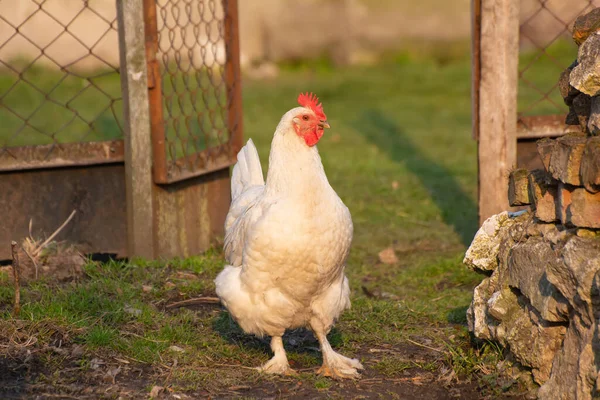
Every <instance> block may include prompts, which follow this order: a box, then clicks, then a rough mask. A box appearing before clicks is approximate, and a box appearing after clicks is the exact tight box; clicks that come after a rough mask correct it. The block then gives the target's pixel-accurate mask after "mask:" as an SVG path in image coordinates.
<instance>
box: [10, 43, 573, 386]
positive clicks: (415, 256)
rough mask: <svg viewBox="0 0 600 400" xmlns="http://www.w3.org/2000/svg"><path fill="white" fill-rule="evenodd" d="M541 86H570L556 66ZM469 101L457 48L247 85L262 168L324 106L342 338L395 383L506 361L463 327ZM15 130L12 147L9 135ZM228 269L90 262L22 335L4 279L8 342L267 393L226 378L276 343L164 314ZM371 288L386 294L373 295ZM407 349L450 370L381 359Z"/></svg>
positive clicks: (473, 209) (43, 295)
mask: <svg viewBox="0 0 600 400" xmlns="http://www.w3.org/2000/svg"><path fill="white" fill-rule="evenodd" d="M461 49H462V50H461ZM569 57H571V56H570V55H569V56H565V57H564V58H565V59H569ZM543 74H544V75H543V76H545V77H547V79H550V78H552V79H555V80H556V79H558V73H557V72H556V71H555V70H554V69H552V68H550V67H548V69H544V70H543ZM0 82H2V80H1V79H0ZM470 90H471V89H470V61H469V59H468V52H467V50H466V49H465V48H464V47H460V46H459V47H456V48H449V49H446V51H444V52H441V53H435V54H433V55H432V54H429V55H428V54H424V53H418V52H416V53H415V52H406V53H402V54H395V55H390V56H389V57H386V58H385V60H384V61H383V62H382V63H381V64H380V65H377V66H369V67H366V66H365V67H352V68H344V69H333V68H331V66H330V65H328V64H327V63H326V62H321V63H316V64H310V63H309V64H306V63H305V64H296V65H286V66H285V67H284V68H282V71H281V74H280V76H279V77H278V78H277V79H274V80H267V81H252V80H245V82H244V92H243V93H244V117H245V118H244V127H245V136H246V138H252V139H253V140H254V141H255V143H256V145H257V147H258V149H259V153H260V156H261V159H262V161H263V163H264V166H265V168H266V166H267V159H268V152H269V146H270V140H271V137H272V133H273V131H274V129H275V126H276V124H277V123H278V121H279V119H280V117H281V115H283V114H284V113H285V112H286V111H287V110H288V109H290V108H292V107H295V106H296V102H295V99H296V96H297V94H298V93H299V92H304V91H314V92H315V93H317V94H318V95H319V97H320V99H321V101H322V102H323V104H324V108H325V112H326V114H327V116H328V120H329V122H330V124H331V126H332V129H331V130H329V131H327V132H326V134H325V136H324V137H323V139H322V141H321V142H320V143H319V151H320V153H321V156H322V159H323V164H324V166H325V170H326V172H327V174H328V177H329V180H330V182H331V184H332V186H333V187H334V189H335V190H336V191H337V192H338V194H339V195H340V197H341V198H342V199H343V201H344V202H345V203H346V205H347V206H348V207H349V209H350V211H351V212H352V216H353V220H354V225H355V239H354V243H353V247H352V251H351V253H350V257H349V260H348V268H347V274H348V276H349V278H350V283H351V288H352V309H351V310H350V311H348V312H346V313H345V314H344V315H343V317H342V318H341V320H340V321H339V323H338V325H337V327H336V328H335V329H334V331H333V332H332V333H331V334H330V338H331V342H332V345H333V346H334V347H336V348H337V349H339V350H340V351H341V352H342V353H344V354H348V355H352V356H359V357H360V358H362V360H363V362H364V363H365V365H367V368H369V369H371V370H374V371H376V373H378V374H380V375H382V376H385V377H397V376H401V375H402V374H403V373H404V372H405V371H407V370H415V369H416V370H420V371H432V370H436V369H438V368H441V366H442V365H445V366H450V367H452V368H454V371H455V372H456V373H457V374H458V375H460V376H461V378H462V379H464V378H467V379H468V378H475V377H476V376H478V375H480V374H484V375H486V376H488V380H490V379H489V376H491V374H492V373H493V372H494V371H495V369H494V368H495V367H494V366H495V365H496V364H497V361H498V360H499V358H500V357H501V352H502V350H501V349H498V348H496V347H494V346H493V345H491V344H483V345H481V346H480V347H473V346H472V344H471V341H470V337H469V335H468V332H467V329H466V320H465V310H466V307H467V306H468V305H469V303H470V300H471V296H472V289H473V287H474V286H475V285H476V284H477V283H478V282H480V280H481V277H480V276H478V275H477V274H475V273H473V272H470V271H469V270H467V269H466V268H465V267H464V266H463V265H462V263H461V260H462V257H463V254H464V251H465V248H466V245H467V244H468V243H469V242H470V240H471V239H472V237H473V234H474V232H475V230H476V228H477V205H476V182H477V178H476V144H475V142H474V141H473V140H472V139H471V104H470V93H471V91H470ZM523 96H525V97H522V98H523V99H528V98H530V97H532V96H533V94H532V93H529V94H527V93H525V94H523ZM527 96H530V97H527ZM57 118H58V117H57ZM6 126H9V125H6ZM3 129H5V130H3V131H0V132H1V133H0V137H6V132H7V130H6V129H8V128H6V127H5V128H3ZM389 246H392V247H393V248H394V249H395V251H396V253H397V255H398V258H399V262H398V263H397V264H395V265H385V264H382V263H380V262H379V261H378V256H377V254H378V253H379V252H380V251H381V250H382V249H385V248H387V247H389ZM222 265H223V259H222V254H221V253H220V251H219V250H213V251H211V252H209V253H207V254H205V255H203V256H199V257H194V258H190V259H187V260H172V261H167V262H145V261H142V260H133V261H130V262H128V263H118V262H113V263H108V264H98V263H90V264H89V265H88V266H87V267H86V278H85V279H83V280H81V281H79V282H74V283H69V284H64V285H57V284H53V283H50V282H39V283H36V284H34V285H31V286H29V287H26V288H24V290H23V300H22V302H23V308H22V311H21V319H22V322H19V323H16V322H15V321H14V320H12V319H11V317H10V315H9V311H10V306H11V297H12V288H11V287H10V285H9V284H8V281H7V280H6V279H5V278H2V277H0V309H1V310H2V312H1V316H2V319H1V320H0V332H2V331H7V332H8V333H10V335H8V334H7V335H5V337H14V338H19V337H21V336H19V335H23V336H26V335H27V334H31V333H32V332H35V334H36V335H37V339H38V341H39V343H40V344H47V343H50V342H51V340H53V339H52V338H53V337H55V336H56V335H57V334H58V333H61V334H63V335H67V336H68V337H69V340H70V341H71V342H72V343H79V344H82V345H84V346H85V347H86V357H88V358H90V359H91V358H92V357H93V356H94V355H97V354H114V355H115V356H116V357H121V358H123V357H125V358H127V359H128V360H130V361H132V362H133V361H139V362H143V363H148V364H150V365H152V366H153V367H158V366H164V365H170V363H173V362H174V360H177V365H178V367H177V368H176V369H175V368H174V369H173V370H171V372H170V373H169V375H168V378H165V379H166V381H165V382H163V383H164V384H167V385H173V386H174V387H177V388H179V389H181V390H193V389H197V388H212V389H214V390H219V388H224V387H228V385H229V386H231V385H250V386H252V385H257V384H261V383H264V382H265V380H267V381H268V380H269V379H272V378H262V377H261V376H259V375H257V374H256V373H254V372H251V371H247V370H240V369H239V368H238V369H227V368H228V367H227V366H228V365H244V366H258V365H260V364H261V363H263V362H265V361H266V360H267V359H268V358H269V357H270V353H269V349H268V342H267V341H266V340H263V339H258V338H253V337H250V336H248V335H246V334H244V333H243V332H242V331H241V330H240V328H239V327H238V326H237V325H236V324H235V323H234V322H233V321H232V320H231V319H230V318H229V316H228V314H227V313H226V312H224V311H221V310H220V309H218V308H215V307H197V308H193V309H186V308H179V309H174V310H166V309H165V305H166V304H168V303H170V302H172V301H176V300H181V299H184V298H190V297H196V296H201V295H211V294H213V293H214V284H213V282H212V280H213V279H214V277H215V276H216V274H217V273H218V271H219V270H220V269H221V268H222ZM363 287H364V288H365V289H366V292H369V293H387V294H388V295H387V297H384V296H381V298H378V297H370V296H368V295H367V294H365V291H363ZM15 332H16V333H15ZM17 333H18V334H17ZM0 336H1V335H0ZM292 339H293V340H292ZM15 340H16V339H15ZM23 340H24V339H23ZM285 342H286V347H287V348H288V350H289V358H290V360H291V362H292V365H293V366H294V367H297V368H301V369H304V368H314V367H317V366H318V365H319V364H320V361H321V359H320V354H319V353H318V352H317V351H315V350H314V347H317V342H316V341H315V340H314V338H313V337H312V336H311V335H310V334H306V333H305V332H293V333H291V334H290V335H289V336H288V337H287V338H286V339H285ZM415 343H416V344H415ZM172 346H177V347H179V348H181V349H183V352H180V351H174V350H173V348H172ZM407 346H412V347H413V348H415V349H433V350H427V351H430V352H431V351H433V354H438V356H437V357H436V358H433V359H423V360H411V359H409V358H408V357H407V356H406V355H405V354H404V353H402V351H400V352H396V353H394V352H392V353H390V354H388V353H385V352H383V353H378V351H384V350H385V351H387V350H386V349H405V348H406V347H407ZM419 346H421V347H419ZM371 350H372V351H371ZM219 366H222V367H219ZM219 368H225V369H227V372H226V373H224V372H223V371H222V369H219ZM298 379H300V380H302V381H304V382H307V384H309V385H312V387H314V388H315V390H319V391H327V390H333V388H335V387H336V386H335V385H332V383H331V382H330V381H329V380H326V379H322V378H317V377H315V375H314V373H313V372H306V371H305V372H302V373H301V375H300V378H298Z"/></svg>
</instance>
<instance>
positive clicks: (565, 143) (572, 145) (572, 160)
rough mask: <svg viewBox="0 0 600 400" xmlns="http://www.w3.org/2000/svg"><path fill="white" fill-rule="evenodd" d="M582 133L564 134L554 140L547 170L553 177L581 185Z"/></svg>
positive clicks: (584, 139) (583, 141)
mask: <svg viewBox="0 0 600 400" xmlns="http://www.w3.org/2000/svg"><path fill="white" fill-rule="evenodd" d="M585 143H586V137H585V136H584V135H565V136H562V137H560V138H558V139H557V140H556V146H554V148H553V149H552V154H551V157H550V167H549V169H548V171H549V172H550V173H551V174H552V177H553V178H554V179H557V180H559V181H561V182H564V183H568V184H569V185H575V186H579V185H581V178H580V174H579V172H580V169H581V157H582V155H583V150H584V148H585Z"/></svg>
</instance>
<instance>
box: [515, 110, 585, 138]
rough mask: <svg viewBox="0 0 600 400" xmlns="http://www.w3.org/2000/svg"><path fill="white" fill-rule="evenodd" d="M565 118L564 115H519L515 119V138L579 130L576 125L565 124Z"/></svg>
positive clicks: (560, 134)
mask: <svg viewBox="0 0 600 400" xmlns="http://www.w3.org/2000/svg"><path fill="white" fill-rule="evenodd" d="M565 118H566V115H541V116H530V117H519V119H518V121H517V139H535V138H538V139H539V138H544V137H556V136H562V135H564V134H565V133H569V132H578V131H579V130H580V129H579V127H578V126H574V125H566V124H565Z"/></svg>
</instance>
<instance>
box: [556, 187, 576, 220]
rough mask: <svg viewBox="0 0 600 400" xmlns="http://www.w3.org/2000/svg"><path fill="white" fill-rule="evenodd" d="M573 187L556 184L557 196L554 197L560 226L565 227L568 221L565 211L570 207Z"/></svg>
mask: <svg viewBox="0 0 600 400" xmlns="http://www.w3.org/2000/svg"><path fill="white" fill-rule="evenodd" d="M572 190H573V187H571V186H568V185H565V184H564V183H562V182H559V183H558V189H557V191H558V195H557V197H556V213H557V215H558V217H559V219H560V222H561V224H563V225H566V224H567V223H568V221H569V219H568V217H567V209H568V208H569V206H570V205H571V191H572Z"/></svg>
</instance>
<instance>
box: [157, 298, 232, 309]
mask: <svg viewBox="0 0 600 400" xmlns="http://www.w3.org/2000/svg"><path fill="white" fill-rule="evenodd" d="M220 302H221V301H220V300H219V298H218V297H196V298H195V299H187V300H182V301H176V302H175V303H171V304H167V305H166V306H165V308H176V307H183V306H189V305H193V304H219V303H220Z"/></svg>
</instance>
